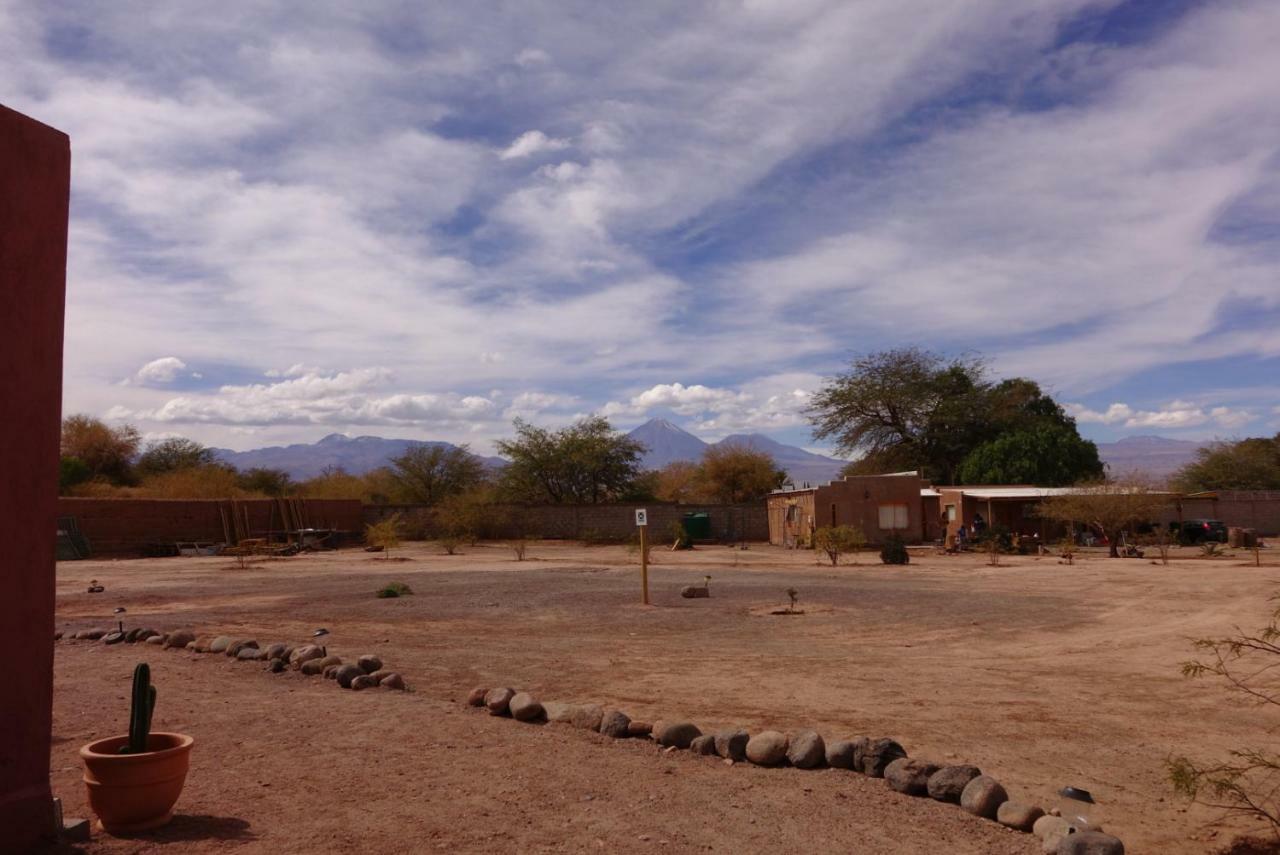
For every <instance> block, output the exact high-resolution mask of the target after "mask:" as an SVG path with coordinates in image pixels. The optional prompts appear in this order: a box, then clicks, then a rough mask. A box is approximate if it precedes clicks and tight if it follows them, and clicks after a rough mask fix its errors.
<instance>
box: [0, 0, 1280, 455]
mask: <svg viewBox="0 0 1280 855" xmlns="http://www.w3.org/2000/svg"><path fill="white" fill-rule="evenodd" d="M1277 44H1280V3H1276V2H1274V0H1254V2H1250V1H1249V0H1214V2H1203V3H1201V2H1191V0H1129V2H1120V0H1020V1H1019V2H1017V3H1011V2H1008V0H948V1H947V2H939V0H838V1H837V2H808V0H782V2H687V0H682V2H672V3H664V2H646V3H613V4H602V3H593V2H538V0H526V2H521V3H487V2H465V3H462V2H459V3H431V4H423V3H407V2H406V3H396V2H381V3H360V4H353V3H329V2H309V3H306V4H282V3H257V2H250V1H249V0H247V1H246V2H237V3H234V4H212V3H207V2H206V3H184V2H171V3H165V4H153V3H138V2H129V0H120V2H113V3H110V4H102V3H77V2H64V3H57V4H52V3H45V2H37V0H0V103H4V104H6V105H7V106H9V107H12V108H14V109H16V110H19V111H21V112H23V113H26V114H28V115H31V116H33V117H35V118H37V119H39V120H41V121H44V122H46V123H48V124H50V125H53V126H55V127H57V128H60V129H61V130H64V131H66V132H67V133H68V134H70V136H71V141H72V157H73V165H72V214H71V225H70V228H71V232H70V249H69V259H68V285H67V329H66V374H65V391H64V410H65V412H68V413H72V412H85V413H90V414H93V415H97V416H100V417H104V418H106V419H108V420H109V421H111V422H112V423H122V422H128V423H131V424H134V425H137V426H138V427H139V428H140V429H141V430H142V431H143V432H144V434H145V435H146V436H148V437H153V438H155V437H162V436H167V435H173V434H181V435H184V436H189V437H192V438H195V439H198V440H199V441H201V442H205V443H207V444H210V445H216V446H222V447H228V448H234V449H246V448H254V447H258V446H263V445H275V444H282V443H289V442H307V441H313V440H315V439H318V438H320V437H322V436H324V435H326V434H329V433H335V432H337V433H348V434H351V435H358V434H376V435H380V436H387V437H410V438H420V439H445V440H452V441H456V442H468V443H470V444H471V446H472V448H473V449H474V450H477V451H480V452H488V451H490V450H491V448H492V446H491V443H492V441H493V440H494V439H497V438H501V437H503V436H507V435H509V434H510V432H511V420H512V419H513V418H517V417H519V418H524V419H526V420H529V421H533V422H535V423H537V424H545V425H560V424H564V423H567V422H568V421H570V420H572V419H574V418H577V417H580V416H582V415H585V414H587V413H602V414H604V415H607V416H608V417H609V418H610V419H611V420H612V421H613V423H614V424H615V425H616V426H618V427H622V428H628V427H631V426H634V425H636V424H639V423H640V422H642V421H644V420H645V419H647V418H650V417H653V416H664V417H668V418H671V419H672V420H673V421H675V422H677V423H678V424H681V425H682V426H684V427H686V428H687V429H689V430H691V431H693V432H695V433H697V434H698V435H700V436H702V437H704V438H706V439H709V440H714V439H717V438H720V437H723V436H724V435H726V434H730V433H737V432H762V433H766V434H770V435H772V436H774V437H776V438H779V439H781V440H783V441H787V442H792V443H795V444H798V445H804V446H808V447H814V445H813V442H812V439H811V437H810V433H809V428H808V422H807V419H806V417H805V412H804V410H805V406H806V404H807V401H808V399H809V396H810V395H811V394H812V392H813V391H814V390H815V389H817V388H819V387H820V386H821V385H822V383H823V382H824V379H825V378H829V377H831V376H832V375H834V374H835V373H836V372H839V371H840V370H841V369H842V368H843V367H845V366H846V365H847V364H848V363H849V361H850V360H851V359H852V358H854V357H855V356H856V355H858V354H862V353H867V352H870V351H875V350H880V349H884V348H890V347H900V346H908V345H918V346H923V347H927V348H931V349H934V350H936V351H938V352H940V353H944V354H952V355H955V354H962V353H970V354H972V353H979V354H982V355H983V356H985V357H986V358H987V359H988V360H989V364H990V367H991V370H992V372H993V373H994V374H996V375H998V376H1015V375H1016V376H1027V377H1031V378H1033V379H1035V380H1037V381H1039V382H1040V383H1041V384H1042V385H1043V386H1044V387H1045V388H1046V389H1047V390H1049V391H1050V392H1051V393H1052V394H1053V395H1054V396H1055V397H1056V398H1057V399H1058V400H1059V401H1060V402H1062V403H1064V405H1066V406H1067V408H1068V410H1069V411H1070V412H1072V413H1073V414H1074V415H1075V417H1076V418H1077V420H1078V422H1079V425H1080V428H1081V432H1082V433H1084V434H1085V435H1086V436H1088V437H1091V438H1094V439H1098V440H1111V439H1115V438H1118V437H1122V436H1127V435H1135V434H1159V435H1164V436H1171V437H1179V438H1187V439H1206V438H1214V437H1218V438H1228V437H1237V436H1245V435H1259V434H1267V435H1270V434H1273V433H1275V432H1276V431H1277V430H1280V332H1278V331H1277V330H1278V328H1280V240H1278V239H1280V51H1277V50H1276V49H1275V46H1276V45H1277Z"/></svg>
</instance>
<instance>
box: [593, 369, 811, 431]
mask: <svg viewBox="0 0 1280 855" xmlns="http://www.w3.org/2000/svg"><path fill="white" fill-rule="evenodd" d="M820 382H821V378H819V377H818V376H816V375H812V374H782V375H772V376H768V377H763V378H759V379H757V380H755V381H753V382H751V383H750V384H746V385H744V386H743V387H742V388H736V389H735V388H725V387H714V386H704V385H701V384H693V385H688V386H686V385H684V384H683V383H659V384H658V385H656V386H651V387H650V388H648V389H645V390H643V391H641V392H639V393H637V394H635V395H633V396H631V397H630V398H629V399H628V400H627V401H610V402H609V403H607V404H606V405H605V406H604V407H603V408H601V410H600V412H601V414H602V415H604V416H608V417H611V418H612V417H622V418H630V419H638V418H642V417H644V416H648V415H651V414H652V413H654V412H657V411H666V410H669V411H671V412H673V413H676V414H678V415H682V416H691V417H694V421H693V422H692V424H691V427H692V428H693V429H695V430H697V431H699V432H700V433H705V434H708V435H724V434H727V433H733V432H739V431H756V430H778V429H782V428H789V427H796V426H799V425H804V424H807V422H808V419H807V417H806V416H805V408H806V407H807V406H808V405H809V400H810V398H811V396H812V394H813V390H814V389H815V388H817V386H818V385H819V384H820Z"/></svg>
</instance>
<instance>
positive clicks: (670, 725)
mask: <svg viewBox="0 0 1280 855" xmlns="http://www.w3.org/2000/svg"><path fill="white" fill-rule="evenodd" d="M661 725H662V729H661V730H658V725H654V730H653V738H654V740H655V741H656V742H657V743H658V744H659V745H661V746H663V747H665V748H673V747H674V748H688V747H689V745H690V744H691V743H692V742H693V740H695V739H697V738H698V737H699V736H701V735H702V731H701V730H698V726H697V725H696V724H693V723H691V722H687V721H664V722H661Z"/></svg>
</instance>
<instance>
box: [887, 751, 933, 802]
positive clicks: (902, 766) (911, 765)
mask: <svg viewBox="0 0 1280 855" xmlns="http://www.w3.org/2000/svg"><path fill="white" fill-rule="evenodd" d="M937 771H938V764H937V763H930V762H928V761H927V760H915V759H912V758H909V757H899V758H898V759H897V760H894V761H893V762H892V763H890V764H889V765H888V766H886V767H885V770H884V779H885V781H887V782H888V784H889V788H890V789H892V790H896V791H897V792H899V793H905V794H906V795H908V796H925V795H928V794H929V778H930V777H931V776H932V775H933V773H934V772H937Z"/></svg>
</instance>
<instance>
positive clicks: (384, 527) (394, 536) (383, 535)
mask: <svg viewBox="0 0 1280 855" xmlns="http://www.w3.org/2000/svg"><path fill="white" fill-rule="evenodd" d="M364 539H365V542H366V543H368V544H369V545H370V546H381V547H382V550H383V553H382V554H383V557H384V558H390V557H391V550H392V549H394V548H395V547H397V546H399V545H400V515H399V514H392V515H391V516H389V517H387V518H386V519H385V520H383V521H382V522H379V523H369V524H368V525H366V526H365V527H364Z"/></svg>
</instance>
